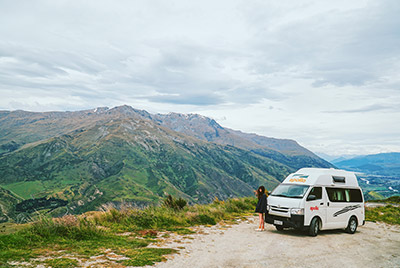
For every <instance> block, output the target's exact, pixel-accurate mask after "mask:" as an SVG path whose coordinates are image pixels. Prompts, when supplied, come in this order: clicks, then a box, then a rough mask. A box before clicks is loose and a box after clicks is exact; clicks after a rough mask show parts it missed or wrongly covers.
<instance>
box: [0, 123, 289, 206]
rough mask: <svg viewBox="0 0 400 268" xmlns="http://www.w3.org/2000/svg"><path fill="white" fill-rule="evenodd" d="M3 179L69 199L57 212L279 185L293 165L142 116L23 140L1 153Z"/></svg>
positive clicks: (18, 189)
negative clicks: (18, 146)
mask: <svg viewBox="0 0 400 268" xmlns="http://www.w3.org/2000/svg"><path fill="white" fill-rule="evenodd" d="M0 159H1V161H0V184H1V185H2V187H4V188H5V189H7V190H9V191H11V192H13V193H15V194H16V195H18V196H21V197H22V198H24V199H27V198H43V197H47V198H48V197H55V198H59V199H63V200H68V201H69V204H68V206H67V207H66V208H64V209H61V208H59V209H56V210H54V211H52V213H53V214H55V213H59V214H63V213H65V212H66V210H68V211H69V212H74V213H81V212H84V211H88V210H95V209H96V208H98V207H99V206H101V205H102V204H106V203H108V202H114V204H118V203H120V202H121V201H125V202H130V203H133V204H135V205H138V206H143V205H146V204H156V203H157V202H159V200H161V199H162V198H163V197H164V196H165V193H169V194H173V195H176V196H180V197H183V198H185V199H187V200H189V202H191V203H198V202H200V203H205V202H210V201H212V200H213V199H214V198H215V197H218V198H219V199H221V200H224V199H226V198H229V197H234V196H248V195H251V194H252V191H253V189H255V188H256V187H258V186H259V185H261V184H262V185H265V186H266V187H267V189H271V188H273V187H275V186H276V185H277V184H278V183H279V181H280V180H282V179H283V178H284V177H285V176H286V175H287V174H288V173H289V172H291V171H293V170H292V169H290V168H289V167H287V166H285V165H282V164H280V163H278V162H276V161H274V160H271V159H268V158H265V157H261V156H259V155H257V154H254V153H251V152H249V151H246V150H243V149H239V148H236V147H233V146H220V145H216V144H210V143H207V142H202V141H199V140H196V139H194V138H190V137H187V136H184V135H181V134H178V133H176V132H173V131H171V130H169V129H164V128H160V127H158V126H156V125H155V124H153V123H152V122H150V121H147V120H141V119H124V120H113V121H112V122H109V123H107V124H102V125H96V126H94V127H92V128H89V129H86V130H78V131H74V132H72V133H70V134H67V135H62V136H59V137H56V138H51V139H49V140H46V141H41V142H38V143H33V144H30V145H25V146H24V147H23V148H21V149H19V150H17V151H15V152H12V153H10V154H8V155H7V156H3V157H2V158H0Z"/></svg>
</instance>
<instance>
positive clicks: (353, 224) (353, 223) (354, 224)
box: [346, 216, 358, 234]
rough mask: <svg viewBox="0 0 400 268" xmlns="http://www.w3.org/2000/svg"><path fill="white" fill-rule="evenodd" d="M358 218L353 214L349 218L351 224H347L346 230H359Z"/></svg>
mask: <svg viewBox="0 0 400 268" xmlns="http://www.w3.org/2000/svg"><path fill="white" fill-rule="evenodd" d="M357 225H358V223H357V219H356V217H354V216H352V217H351V218H350V220H349V224H348V225H347V228H346V232H348V233H349V234H354V233H355V232H356V230H357Z"/></svg>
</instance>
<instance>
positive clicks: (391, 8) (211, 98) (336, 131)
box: [0, 0, 400, 155]
mask: <svg viewBox="0 0 400 268" xmlns="http://www.w3.org/2000/svg"><path fill="white" fill-rule="evenodd" d="M399 14H400V1H397V0H392V1H391V0H379V1H366V0H353V1H348V0H345V1H339V0H335V1H318V0H315V1H311V0H310V1H299V0H291V1H282V0H280V1H265V0H261V1H234V0H226V1H215V0H213V1H206V0H202V1H185V0H181V1H164V0H163V1H153V0H143V1H122V0H119V1H116V0H110V1H103V0H101V1H99V0H93V1H70V0H67V1H61V0H58V1H54V0H48V1H40V0H39V1H30V0H27V1H6V0H0V36H1V38H0V110H16V109H23V110H29V111H49V110H58V111H65V110H70V111H71V110H82V109H88V108H94V107H100V106H108V107H113V106H117V105H122V104H127V105H131V106H133V107H135V108H138V109H145V110H147V111H149V112H151V113H168V112H181V113H199V114H202V115H205V116H209V117H212V118H214V119H216V120H217V121H218V122H219V123H220V124H221V125H223V126H225V127H229V128H233V129H237V130H242V131H245V132H254V133H257V134H260V135H265V136H268V137H276V138H290V139H294V140H296V141H298V142H299V143H300V144H301V145H303V146H305V147H307V148H308V149H310V150H312V151H314V152H323V153H327V154H331V155H343V154H371V153H380V152H390V151H400V16H399Z"/></svg>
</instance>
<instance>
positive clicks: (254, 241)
mask: <svg viewBox="0 0 400 268" xmlns="http://www.w3.org/2000/svg"><path fill="white" fill-rule="evenodd" d="M256 220H257V219H256V217H250V218H248V220H245V221H241V222H240V223H239V224H237V225H232V227H231V228H223V227H221V226H213V227H204V228H200V229H199V230H198V231H199V232H200V233H198V234H195V235H191V236H190V237H186V238H180V239H172V240H171V241H170V242H166V243H163V244H162V245H154V246H160V247H175V248H177V249H179V251H180V253H179V254H175V255H171V256H170V257H169V260H168V261H166V262H163V263H158V264H156V265H155V267H157V268H167V267H190V268H195V267H318V268H321V267H340V268H344V267H357V268H358V267H400V227H399V226H394V225H387V224H383V223H371V222H367V223H366V224H365V225H364V226H360V227H359V228H358V230H357V232H356V233H355V234H353V235H351V234H348V233H345V232H344V231H342V230H335V231H322V232H321V233H320V234H319V235H318V236H317V237H310V236H308V235H307V234H306V233H304V232H299V231H296V230H285V231H283V232H278V231H276V230H275V228H274V227H273V226H271V225H268V226H266V230H265V231H264V232H257V231H255V228H257V223H256Z"/></svg>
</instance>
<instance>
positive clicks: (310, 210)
mask: <svg viewBox="0 0 400 268" xmlns="http://www.w3.org/2000/svg"><path fill="white" fill-rule="evenodd" d="M324 191H325V190H324V189H323V187H321V186H314V187H312V189H311V191H310V192H309V194H308V195H307V197H306V202H305V205H304V217H305V218H304V225H306V226H309V225H310V224H311V220H312V219H313V218H314V217H316V216H317V217H319V218H320V220H321V221H322V223H323V226H324V223H325V222H326V201H327V196H326V194H325V193H324Z"/></svg>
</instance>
